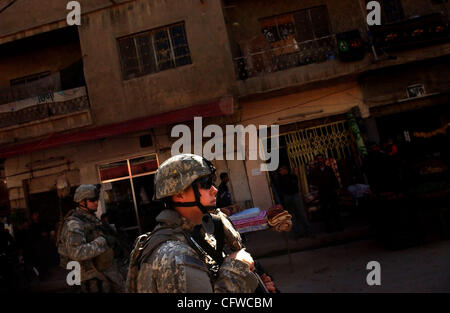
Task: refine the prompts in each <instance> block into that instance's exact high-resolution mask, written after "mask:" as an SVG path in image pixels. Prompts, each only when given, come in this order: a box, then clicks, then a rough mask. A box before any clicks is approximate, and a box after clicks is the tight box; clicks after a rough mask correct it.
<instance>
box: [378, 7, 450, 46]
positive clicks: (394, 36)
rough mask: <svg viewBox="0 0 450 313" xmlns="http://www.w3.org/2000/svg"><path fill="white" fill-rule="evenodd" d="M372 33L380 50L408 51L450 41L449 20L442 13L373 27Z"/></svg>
mask: <svg viewBox="0 0 450 313" xmlns="http://www.w3.org/2000/svg"><path fill="white" fill-rule="evenodd" d="M370 31H371V33H372V36H373V40H374V44H375V47H376V48H378V49H386V50H389V49H392V50H394V49H408V48H415V47H420V46H423V45H426V44H434V43H441V42H448V41H449V28H448V19H447V18H446V17H445V16H444V15H442V14H440V13H434V14H429V15H424V16H416V17H412V18H410V19H407V20H403V21H400V22H396V23H392V24H387V25H381V26H372V27H371V28H370Z"/></svg>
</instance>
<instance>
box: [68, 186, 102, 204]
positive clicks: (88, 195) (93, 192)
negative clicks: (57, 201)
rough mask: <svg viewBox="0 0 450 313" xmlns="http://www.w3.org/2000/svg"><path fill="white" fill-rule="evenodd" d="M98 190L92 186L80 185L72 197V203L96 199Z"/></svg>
mask: <svg viewBox="0 0 450 313" xmlns="http://www.w3.org/2000/svg"><path fill="white" fill-rule="evenodd" d="M98 196H99V194H98V189H97V187H96V186H94V185H80V186H79V187H78V188H77V189H76V190H75V194H74V196H73V201H74V202H76V203H80V202H81V201H84V200H86V199H98Z"/></svg>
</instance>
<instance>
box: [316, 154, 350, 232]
mask: <svg viewBox="0 0 450 313" xmlns="http://www.w3.org/2000/svg"><path fill="white" fill-rule="evenodd" d="M316 162H317V166H316V168H315V169H314V170H313V171H311V173H310V179H309V180H310V184H311V185H313V186H315V187H316V188H317V189H318V197H319V202H320V209H321V211H322V212H323V216H324V219H325V230H326V232H333V231H336V230H342V229H343V226H342V221H341V216H340V213H339V206H338V199H337V192H338V189H339V182H338V180H337V178H336V175H335V174H334V171H333V169H332V168H331V167H329V166H327V165H326V164H325V157H324V156H323V155H322V154H318V155H317V156H316Z"/></svg>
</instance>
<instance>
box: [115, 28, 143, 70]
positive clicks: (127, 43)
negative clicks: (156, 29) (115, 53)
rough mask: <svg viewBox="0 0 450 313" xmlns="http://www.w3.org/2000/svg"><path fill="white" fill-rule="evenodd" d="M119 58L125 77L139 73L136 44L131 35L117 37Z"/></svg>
mask: <svg viewBox="0 0 450 313" xmlns="http://www.w3.org/2000/svg"><path fill="white" fill-rule="evenodd" d="M118 42H119V50H120V58H121V61H122V73H123V76H124V77H125V79H128V78H133V77H136V76H138V75H139V61H138V57H137V52H136V46H135V43H134V39H133V38H132V37H128V38H123V39H119V41H118Z"/></svg>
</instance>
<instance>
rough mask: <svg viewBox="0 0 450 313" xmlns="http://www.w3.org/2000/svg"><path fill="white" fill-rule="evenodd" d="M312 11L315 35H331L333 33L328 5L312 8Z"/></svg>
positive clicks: (317, 36) (318, 36)
mask: <svg viewBox="0 0 450 313" xmlns="http://www.w3.org/2000/svg"><path fill="white" fill-rule="evenodd" d="M310 13H311V22H312V25H313V30H314V35H315V37H316V38H320V37H325V36H329V35H330V34H331V30H330V21H329V17H328V10H327V7H326V6H320V7H317V8H312V9H311V10H310Z"/></svg>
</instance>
